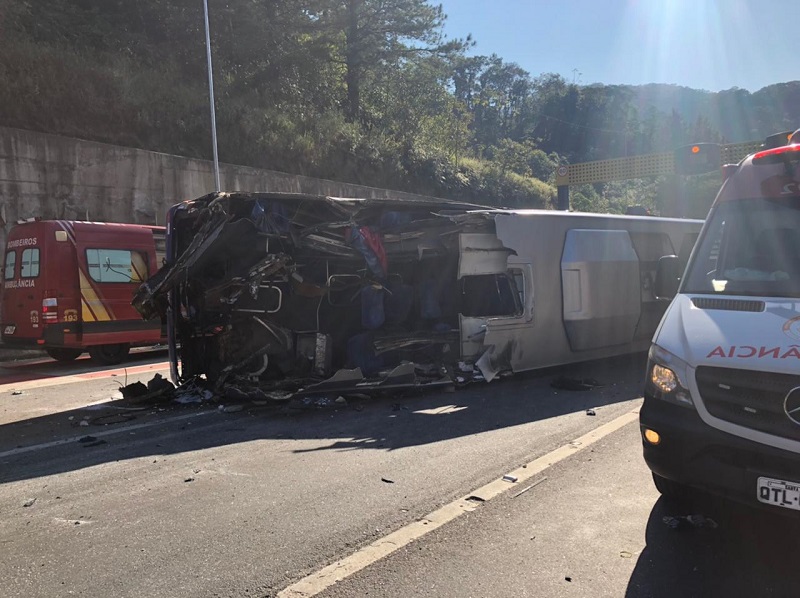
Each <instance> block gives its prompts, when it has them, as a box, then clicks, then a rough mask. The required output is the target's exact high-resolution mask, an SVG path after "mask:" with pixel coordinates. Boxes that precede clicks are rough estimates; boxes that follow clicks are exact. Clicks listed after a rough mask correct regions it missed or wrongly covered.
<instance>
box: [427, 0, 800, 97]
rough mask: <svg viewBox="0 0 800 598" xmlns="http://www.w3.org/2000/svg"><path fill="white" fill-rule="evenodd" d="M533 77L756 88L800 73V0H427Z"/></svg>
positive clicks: (452, 26) (452, 32) (453, 29)
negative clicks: (549, 76) (544, 75)
mask: <svg viewBox="0 0 800 598" xmlns="http://www.w3.org/2000/svg"><path fill="white" fill-rule="evenodd" d="M430 3H431V4H437V3H440V4H442V6H443V7H444V12H445V13H446V14H447V16H448V18H447V21H446V22H445V33H446V34H447V36H448V37H450V38H457V37H465V36H466V35H467V34H469V33H471V34H472V36H473V38H474V39H475V41H476V42H477V46H476V47H475V48H474V49H473V50H472V51H471V52H470V54H474V55H490V54H497V55H498V56H500V57H501V58H502V59H503V60H504V61H506V62H515V63H517V64H518V65H519V66H521V67H522V68H524V69H525V70H526V71H528V72H529V73H530V74H531V75H532V76H534V77H536V76H538V75H540V74H542V73H558V74H560V75H562V76H563V77H564V78H565V79H567V80H568V81H573V80H575V81H576V82H578V83H580V84H583V85H588V84H591V83H604V84H608V85H611V84H631V85H639V84H644V83H674V84H677V85H684V86H686V87H693V88H696V89H705V90H708V91H720V90H722V89H730V88H731V87H740V88H743V89H748V90H750V91H757V90H759V89H761V88H762V87H765V86H767V85H771V84H773V83H784V82H786V81H795V80H799V79H800V0H430Z"/></svg>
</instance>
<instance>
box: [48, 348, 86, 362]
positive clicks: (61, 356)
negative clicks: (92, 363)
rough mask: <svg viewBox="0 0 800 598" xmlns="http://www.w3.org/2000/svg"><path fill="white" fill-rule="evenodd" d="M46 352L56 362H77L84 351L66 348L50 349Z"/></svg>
mask: <svg viewBox="0 0 800 598" xmlns="http://www.w3.org/2000/svg"><path fill="white" fill-rule="evenodd" d="M45 351H46V352H47V354H48V355H49V356H50V357H52V358H53V359H55V360H56V361H75V360H76V359H78V357H80V356H81V354H82V353H83V349H68V348H66V347H49V348H47V349H45Z"/></svg>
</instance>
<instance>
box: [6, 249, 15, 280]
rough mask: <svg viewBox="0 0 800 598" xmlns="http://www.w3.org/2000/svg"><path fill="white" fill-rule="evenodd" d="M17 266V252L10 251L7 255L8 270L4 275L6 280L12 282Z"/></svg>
mask: <svg viewBox="0 0 800 598" xmlns="http://www.w3.org/2000/svg"><path fill="white" fill-rule="evenodd" d="M16 266H17V252H16V251H14V250H13V249H10V250H9V251H8V252H7V253H6V269H5V274H4V278H5V279H6V280H11V279H13V278H14V270H15V269H16Z"/></svg>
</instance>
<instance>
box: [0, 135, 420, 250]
mask: <svg viewBox="0 0 800 598" xmlns="http://www.w3.org/2000/svg"><path fill="white" fill-rule="evenodd" d="M220 179H221V185H220V186H221V188H222V190H223V191H282V192H297V193H313V194H319V195H329V196H333V197H368V198H385V197H393V198H403V197H407V198H416V197H419V196H417V195H412V194H409V193H403V192H400V191H389V190H386V189H375V188H373V187H364V186H361V185H350V184H347V183H337V182H335V181H328V180H323V179H314V178H310V177H303V176H296V175H291V174H286V173H282V172H275V171H270V170H260V169H257V168H249V167H246V166H234V165H231V164H220ZM213 190H214V172H213V164H212V162H210V161H208V160H197V159H193V158H184V157H181V156H173V155H170V154H161V153H156V152H149V151H145V150H139V149H133V148H128V147H119V146H114V145H108V144H105V143H95V142H92V141H83V140H80V139H73V138H68V137H60V136H57V135H47V134H44V133H36V132H32V131H23V130H20V129H10V128H3V127H0V221H1V222H0V224H2V226H3V229H4V230H3V231H2V233H0V237H1V238H0V243H2V246H4V245H5V233H6V232H7V231H8V229H9V227H10V226H11V225H12V224H14V223H15V222H16V221H17V220H19V219H25V218H32V217H37V216H38V217H41V218H46V219H49V218H63V219H69V220H96V221H103V222H131V223H139V224H164V220H165V214H166V211H167V209H168V208H169V207H170V206H172V205H173V204H175V203H178V202H180V201H183V200H185V199H192V198H195V197H200V196H201V195H205V194H206V193H209V192H211V191H213Z"/></svg>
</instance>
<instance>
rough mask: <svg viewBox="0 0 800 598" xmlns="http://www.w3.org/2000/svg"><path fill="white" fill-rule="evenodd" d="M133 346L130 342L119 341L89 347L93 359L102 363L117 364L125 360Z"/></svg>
mask: <svg viewBox="0 0 800 598" xmlns="http://www.w3.org/2000/svg"><path fill="white" fill-rule="evenodd" d="M130 350H131V346H130V345H129V344H128V343H119V344H117V345H95V346H94V347H89V356H90V357H91V358H92V361H96V362H97V363H99V364H101V365H116V364H118V363H122V362H123V361H125V358H126V357H127V356H128V352H129V351H130Z"/></svg>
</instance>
